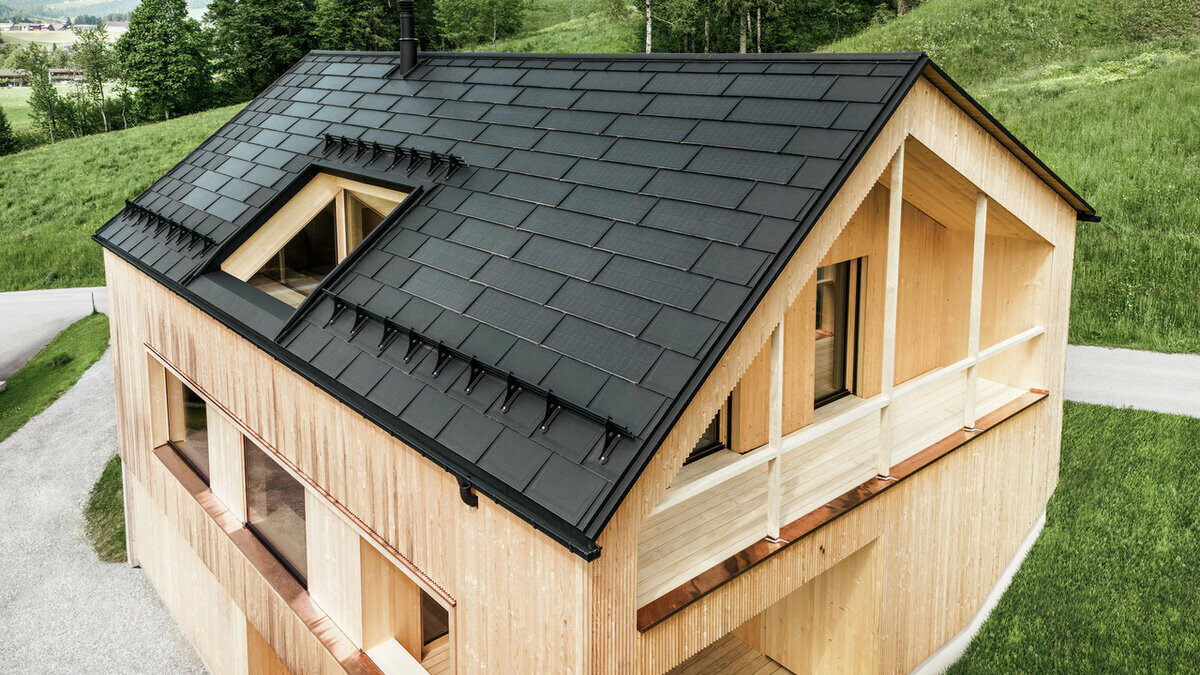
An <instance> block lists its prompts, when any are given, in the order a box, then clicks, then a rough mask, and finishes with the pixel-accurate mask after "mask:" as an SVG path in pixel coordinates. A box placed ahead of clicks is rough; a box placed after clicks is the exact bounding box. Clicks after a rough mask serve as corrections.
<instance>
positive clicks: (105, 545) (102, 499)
mask: <svg viewBox="0 0 1200 675" xmlns="http://www.w3.org/2000/svg"><path fill="white" fill-rule="evenodd" d="M83 518H84V521H85V523H86V524H85V528H84V529H85V531H86V532H87V536H88V539H89V540H90V541H91V542H92V548H94V549H95V550H96V555H97V556H99V557H100V559H101V560H103V561H104V562H125V557H126V552H125V502H124V493H123V490H122V485H121V457H120V456H118V455H113V457H112V459H110V460H108V464H105V465H104V471H103V472H101V474H100V479H99V480H97V481H96V484H95V485H94V486H92V492H91V494H90V495H88V503H87V506H86V507H84V510H83Z"/></svg>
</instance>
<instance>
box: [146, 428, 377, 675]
mask: <svg viewBox="0 0 1200 675" xmlns="http://www.w3.org/2000/svg"><path fill="white" fill-rule="evenodd" d="M154 456H155V457H157V458H158V460H159V461H160V462H162V464H163V466H164V467H165V468H166V469H167V471H168V472H169V473H170V474H171V475H172V476H174V477H175V479H176V480H178V481H179V483H180V485H182V486H183V488H184V489H185V490H187V492H188V494H190V495H191V496H192V498H193V499H195V500H196V503H197V504H199V505H200V508H202V509H203V510H204V512H205V513H206V514H207V515H208V517H209V518H211V519H212V520H213V522H214V523H216V525H217V527H219V528H220V529H221V531H222V532H224V533H225V535H226V536H227V537H229V540H230V542H232V543H233V545H234V547H235V548H236V549H237V550H238V551H239V552H240V553H241V554H242V556H243V557H245V558H246V561H247V562H249V563H250V565H251V567H253V568H254V569H255V571H257V572H258V574H259V575H260V576H261V577H262V578H263V581H265V582H266V584H267V585H268V586H269V587H270V588H271V590H273V591H274V592H275V594H276V595H277V596H279V598H280V599H281V600H283V602H284V603H285V604H286V605H287V606H288V608H289V609H291V610H292V612H293V613H294V614H295V615H296V616H297V617H298V618H299V619H300V620H301V621H302V622H303V623H304V625H305V626H306V627H307V628H308V630H309V632H311V633H312V634H313V636H314V637H315V638H316V639H317V641H318V642H320V643H321V646H322V647H324V648H325V650H326V651H328V652H329V654H330V655H332V656H333V658H335V659H336V660H337V662H338V664H339V665H341V666H342V668H344V669H345V670H346V672H349V673H361V674H363V675H367V674H369V675H381V673H382V671H380V670H379V667H378V666H376V665H375V663H374V662H373V661H371V659H370V657H368V656H367V655H366V654H365V653H363V651H362V650H361V649H359V648H358V647H357V646H356V645H355V644H354V643H353V642H352V641H351V640H350V638H348V637H346V634H345V633H343V632H342V631H341V629H339V628H338V627H337V625H336V624H334V622H333V620H332V619H330V618H329V615H328V614H326V613H325V612H324V611H322V610H321V608H320V607H318V606H317V605H316V603H315V602H313V600H312V596H310V595H309V594H308V591H306V590H305V589H304V587H302V586H301V585H300V582H299V581H297V580H296V578H295V577H294V576H292V573H291V572H289V571H288V570H287V568H286V567H284V566H283V563H281V562H279V560H278V559H276V558H275V556H274V555H273V554H272V553H271V552H270V551H269V550H267V548H266V547H265V546H263V544H262V542H260V541H259V540H258V537H256V536H254V534H253V533H252V532H250V530H249V529H247V528H246V526H245V524H244V523H242V522H241V521H240V520H238V518H237V516H235V515H234V514H233V512H232V511H230V510H229V508H228V507H226V506H225V504H224V503H222V502H221V500H220V499H218V498H217V496H216V495H214V494H213V492H212V490H211V489H210V488H209V487H208V486H207V485H205V484H204V483H203V482H201V480H200V477H199V476H198V475H197V474H196V473H195V472H193V471H192V469H191V467H190V466H188V465H187V463H185V462H184V461H183V459H181V458H180V456H179V455H178V454H176V451H175V448H173V447H172V446H170V445H169V444H163V445H160V446H158V447H157V448H155V449H154Z"/></svg>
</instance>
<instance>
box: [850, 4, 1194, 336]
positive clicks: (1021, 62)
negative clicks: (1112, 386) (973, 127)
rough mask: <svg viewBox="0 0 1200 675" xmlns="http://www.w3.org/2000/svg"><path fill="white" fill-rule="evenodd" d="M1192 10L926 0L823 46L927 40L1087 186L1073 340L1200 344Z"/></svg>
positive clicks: (1031, 142) (856, 47) (1070, 177)
mask: <svg viewBox="0 0 1200 675" xmlns="http://www.w3.org/2000/svg"><path fill="white" fill-rule="evenodd" d="M1197 34H1200V9H1197V6H1196V5H1195V3H1194V2H1193V1H1192V0H1133V1H1129V0H1077V1H1075V2H1059V1H1058V0H1016V1H1010V2H999V1H997V0H928V2H926V3H925V4H923V5H921V6H920V7H918V8H917V9H916V10H914V11H912V12H910V13H909V14H907V15H905V16H903V17H900V18H899V19H896V20H894V21H891V22H889V23H886V24H883V25H880V26H875V27H872V28H869V29H868V30H866V31H863V32H862V33H860V34H859V35H857V36H855V37H852V38H849V39H847V40H843V41H841V42H838V43H835V44H833V45H830V46H829V47H828V50H830V51H916V50H924V51H926V52H928V53H929V54H930V55H931V56H932V57H933V58H934V60H935V61H937V62H938V64H939V65H941V66H942V67H943V68H945V69H946V70H947V71H948V72H949V73H950V74H951V75H952V76H953V77H955V78H956V79H958V81H959V82H960V84H963V85H964V86H966V87H967V89H968V90H969V91H971V92H972V93H973V94H974V95H975V96H976V97H977V98H978V99H979V100H980V102H981V103H983V104H984V106H985V107H987V108H988V109H989V111H991V112H992V113H993V114H994V115H995V116H996V117H997V118H998V119H1000V121H1001V122H1003V123H1004V124H1005V125H1006V126H1008V127H1009V129H1011V130H1012V131H1013V133H1015V134H1016V135H1017V137H1018V138H1020V139H1021V140H1022V141H1023V142H1024V143H1025V144H1026V145H1027V146H1028V147H1029V148H1030V149H1031V150H1033V151H1034V152H1035V153H1036V154H1037V155H1038V156H1039V157H1040V158H1041V159H1042V160H1043V161H1045V162H1046V163H1047V164H1048V165H1049V166H1050V167H1051V168H1052V169H1053V170H1054V171H1055V172H1056V173H1058V174H1059V175H1060V176H1062V178H1063V179H1064V180H1066V181H1067V183H1068V184H1070V185H1071V186H1072V187H1073V188H1075V190H1076V191H1077V192H1079V193H1080V194H1081V195H1083V197H1084V198H1085V199H1087V200H1088V201H1089V202H1090V203H1091V204H1092V205H1093V206H1094V207H1095V208H1096V210H1097V212H1098V213H1099V214H1100V216H1101V217H1102V219H1103V222H1102V223H1100V224H1098V225H1097V224H1087V223H1081V224H1080V226H1079V229H1078V236H1077V243H1076V250H1075V275H1074V286H1073V295H1072V312H1071V329H1070V340H1071V342H1072V343H1074V344H1095V345H1104V346H1121V347H1131V348H1136V349H1152V350H1158V351H1167V352H1200V331H1197V330H1196V328H1197V327H1198V326H1200V303H1198V302H1197V301H1196V298H1198V297H1200V275H1198V274H1197V273H1196V270H1195V261H1196V260H1200V257H1198V256H1200V235H1198V233H1197V229H1198V228H1197V226H1196V223H1197V217H1196V213H1197V205H1198V201H1200V198H1198V195H1200V161H1198V160H1197V155H1198V152H1197V151H1198V150H1200V127H1198V125H1197V124H1196V122H1195V118H1194V115H1193V114H1192V113H1191V111H1194V110H1196V107H1195V106H1197V104H1198V101H1200V79H1198V74H1200V39H1198V38H1197Z"/></svg>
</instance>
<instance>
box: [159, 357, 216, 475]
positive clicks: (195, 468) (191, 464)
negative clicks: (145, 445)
mask: <svg viewBox="0 0 1200 675" xmlns="http://www.w3.org/2000/svg"><path fill="white" fill-rule="evenodd" d="M167 378H170V379H167ZM170 380H175V381H176V382H178V383H179V385H180V386H181V387H182V388H183V402H182V403H183V416H184V428H185V429H186V428H187V392H191V393H192V395H193V396H195V397H196V398H198V399H200V401H201V402H202V403H204V426H205V429H206V430H207V427H208V406H209V403H208V400H207V399H205V398H204V397H203V396H201V395H200V394H198V393H197V392H196V390H194V389H192V388H191V387H189V386H188V383H187V382H184V381H183V378H181V377H178V376H176V375H175V373H172V372H171V371H170V370H167V369H166V368H163V382H164V384H165V385H166V386H167V387H170V386H171V382H170ZM162 405H163V408H164V409H165V411H166V415H165V419H166V422H167V445H169V446H171V449H172V450H174V451H175V454H176V455H178V456H179V459H181V460H183V463H184V464H185V465H187V468H189V469H191V470H192V473H194V474H196V477H197V478H199V479H200V482H202V483H204V485H205V486H206V487H212V478H211V477H210V475H209V474H210V473H211V470H212V456H211V455H209V471H208V472H205V471H203V470H201V469H200V466H199V465H197V464H196V462H195V461H194V460H193V459H192V458H191V457H188V455H187V453H186V452H184V450H183V448H181V447H180V446H179V444H178V443H176V441H175V439H172V438H171V433H170V429H171V415H172V414H173V413H172V411H171V396H170V394H169V393H168V394H166V395H165V396H164V397H163V402H162ZM204 452H205V454H208V443H205V444H204Z"/></svg>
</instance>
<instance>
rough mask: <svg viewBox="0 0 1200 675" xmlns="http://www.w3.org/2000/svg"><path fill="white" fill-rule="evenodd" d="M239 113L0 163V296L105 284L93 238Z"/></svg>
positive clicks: (222, 112) (74, 143)
mask: <svg viewBox="0 0 1200 675" xmlns="http://www.w3.org/2000/svg"><path fill="white" fill-rule="evenodd" d="M237 110H238V106H231V107H228V108H219V109H216V110H210V111H207V112H203V113H198V114H195V115H190V116H187V117H181V118H179V119H175V120H171V121H169V122H159V123H157V124H148V125H146V126H142V127H136V128H133V129H129V130H126V131H114V132H112V133H108V134H99V135H96V136H87V137H85V138H79V139H74V140H69V141H63V142H61V143H55V144H54V145H45V146H42V147H39V148H34V149H33V150H26V151H25V152H20V153H17V154H15V155H9V156H7V157H0V291H17V290H25V289H31V288H61V287H66V286H93V285H98V284H103V283H104V268H103V263H102V261H101V257H100V247H99V246H97V245H96V244H95V243H94V242H93V241H92V240H91V238H90V237H91V235H92V233H93V232H95V231H96V229H97V228H99V227H100V226H101V225H103V224H104V222H105V221H107V220H108V219H109V218H110V217H112V215H113V214H114V213H116V212H117V211H118V210H119V209H120V208H121V206H122V205H123V204H124V200H125V199H127V198H129V197H133V196H134V195H136V194H138V193H139V192H141V191H142V190H144V189H145V188H146V187H147V186H149V185H150V183H152V182H154V181H155V180H157V179H158V178H159V177H160V176H162V174H163V173H165V172H166V171H167V169H169V168H171V167H172V166H173V165H174V164H175V163H176V162H178V161H179V160H181V159H183V157H184V156H185V155H186V154H187V153H188V152H190V151H191V150H193V149H194V148H195V147H196V146H197V145H199V144H200V142H201V141H203V140H204V139H205V138H207V137H208V136H209V135H211V134H212V133H213V132H214V131H216V130H217V127H219V126H221V124H223V123H224V122H225V121H227V120H228V119H229V118H230V117H232V116H233V114H234V113H235V112H237Z"/></svg>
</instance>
